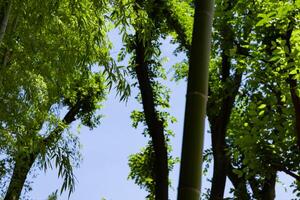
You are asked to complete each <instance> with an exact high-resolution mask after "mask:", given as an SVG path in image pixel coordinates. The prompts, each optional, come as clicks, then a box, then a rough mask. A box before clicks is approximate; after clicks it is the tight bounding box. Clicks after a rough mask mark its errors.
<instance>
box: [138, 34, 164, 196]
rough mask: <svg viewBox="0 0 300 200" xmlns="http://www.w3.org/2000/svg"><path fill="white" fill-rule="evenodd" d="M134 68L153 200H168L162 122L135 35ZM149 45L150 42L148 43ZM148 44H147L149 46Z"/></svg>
mask: <svg viewBox="0 0 300 200" xmlns="http://www.w3.org/2000/svg"><path fill="white" fill-rule="evenodd" d="M135 42H136V66H135V73H136V75H137V79H138V83H139V88H140V91H141V95H142V104H143V109H144V114H145V119H146V124H147V126H148V129H149V134H150V137H151V139H152V144H153V149H154V153H155V161H154V174H155V180H154V181H155V199H156V200H168V188H169V178H168V177H169V175H168V173H169V168H168V151H167V144H166V140H165V135H164V127H163V121H162V120H161V119H159V116H158V113H157V112H156V110H155V103H154V93H153V89H152V86H151V80H150V77H149V74H148V64H147V61H146V46H145V45H146V44H145V43H147V42H145V43H143V41H142V37H140V35H139V33H136V41H135ZM149 43H150V42H149ZM149 43H148V44H149Z"/></svg>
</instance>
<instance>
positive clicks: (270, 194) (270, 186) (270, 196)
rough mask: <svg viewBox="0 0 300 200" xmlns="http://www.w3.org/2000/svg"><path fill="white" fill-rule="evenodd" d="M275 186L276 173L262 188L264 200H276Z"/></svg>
mask: <svg viewBox="0 0 300 200" xmlns="http://www.w3.org/2000/svg"><path fill="white" fill-rule="evenodd" d="M275 184H276V172H275V173H274V172H272V173H271V176H270V177H269V178H268V179H266V180H265V181H264V185H263V188H262V195H261V196H262V198H261V199H262V200H274V199H275Z"/></svg>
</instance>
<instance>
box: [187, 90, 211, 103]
mask: <svg viewBox="0 0 300 200" xmlns="http://www.w3.org/2000/svg"><path fill="white" fill-rule="evenodd" d="M192 95H196V96H200V97H202V98H203V99H204V100H205V101H207V100H208V96H207V95H205V94H203V93H201V92H188V93H187V94H186V96H192Z"/></svg>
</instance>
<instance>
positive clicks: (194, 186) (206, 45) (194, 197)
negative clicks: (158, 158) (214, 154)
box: [178, 0, 214, 200]
mask: <svg viewBox="0 0 300 200" xmlns="http://www.w3.org/2000/svg"><path fill="white" fill-rule="evenodd" d="M213 8H214V1H213V0H196V1H195V16H194V28H193V38H192V48H191V57H190V68H189V77H188V87H187V95H186V107H185V119H184V133H183V144H182V154H181V165H180V178H179V187H178V200H199V198H200V193H201V175H202V151H203V139H204V130H205V116H206V102H207V88H208V65H209V59H210V46H211V29H212V20H213Z"/></svg>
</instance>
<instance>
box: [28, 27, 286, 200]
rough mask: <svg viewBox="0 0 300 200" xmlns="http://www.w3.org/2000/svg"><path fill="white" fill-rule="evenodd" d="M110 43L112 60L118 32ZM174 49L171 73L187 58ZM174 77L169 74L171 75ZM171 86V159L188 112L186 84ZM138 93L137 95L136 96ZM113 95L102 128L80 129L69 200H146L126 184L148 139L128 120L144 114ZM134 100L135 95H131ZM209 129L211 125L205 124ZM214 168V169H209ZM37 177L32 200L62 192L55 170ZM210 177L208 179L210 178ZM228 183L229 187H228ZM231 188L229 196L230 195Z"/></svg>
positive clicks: (282, 196) (167, 49)
mask: <svg viewBox="0 0 300 200" xmlns="http://www.w3.org/2000/svg"><path fill="white" fill-rule="evenodd" d="M110 38H111V39H112V41H114V45H115V48H114V49H113V50H112V54H113V55H114V56H115V55H116V52H117V51H118V50H119V49H120V48H121V45H120V44H121V38H120V36H118V32H117V31H112V32H111V33H110ZM174 49H175V46H174V45H171V44H170V43H169V40H167V41H165V42H163V46H162V56H163V57H168V58H169V62H167V63H166V67H167V68H168V69H169V67H170V66H171V65H173V64H174V63H176V62H178V61H181V60H182V59H183V58H184V55H183V54H179V56H178V57H175V56H174V55H173V54H172V52H173V51H174ZM170 75H171V74H170ZM167 86H168V87H169V88H170V89H171V91H172V94H171V99H170V104H171V109H170V113H171V114H172V115H173V116H175V117H176V118H177V120H178V122H177V123H176V124H173V125H172V126H171V129H172V130H173V131H174V133H175V137H174V138H173V139H172V145H173V153H172V154H173V155H174V156H178V157H179V156H180V151H181V139H182V130H183V114H184V106H185V92H186V83H185V82H184V81H181V82H179V83H174V82H171V81H170V82H168V83H167ZM136 92H137V91H133V93H134V94H136ZM115 96H116V95H115V92H114V91H112V92H111V93H110V94H109V95H108V99H107V101H106V102H105V103H104V108H103V109H102V110H101V111H100V113H101V114H103V115H104V116H105V117H104V118H103V119H102V123H101V125H100V126H99V127H98V128H96V129H94V130H92V131H90V130H89V129H87V128H82V131H81V134H80V140H81V144H82V146H83V148H82V151H81V152H82V155H83V162H82V164H81V167H80V168H79V169H77V170H76V171H75V174H76V177H77V180H78V182H77V185H76V190H75V192H74V193H73V194H72V195H71V197H70V199H71V200H100V199H101V198H102V197H105V198H106V199H107V200H124V199H125V200H127V199H128V200H142V199H145V196H146V195H147V194H146V192H145V191H143V190H142V189H140V188H139V187H138V186H137V185H135V184H134V183H133V181H131V180H127V176H128V173H129V167H128V165H127V163H128V156H129V155H130V154H133V153H136V152H138V151H139V150H140V148H141V147H143V146H144V145H145V144H146V142H147V139H146V138H144V137H143V136H142V135H141V132H142V129H137V130H136V129H133V128H132V127H131V120H130V118H129V116H130V113H131V111H133V110H134V109H141V105H139V104H138V103H137V102H136V100H135V99H134V98H130V99H129V101H128V103H127V104H125V103H124V102H121V103H120V102H119V100H118V98H115ZM133 96H134V95H133ZM206 126H208V124H207V123H206ZM205 146H206V147H209V146H210V135H209V134H208V133H206V135H205ZM211 167H212V165H211ZM38 173H39V175H38V176H37V177H36V178H34V179H33V182H34V183H33V184H32V188H33V191H31V192H30V193H29V194H28V195H29V196H30V197H31V198H32V199H33V200H45V199H46V198H47V196H48V195H49V194H50V193H51V192H53V191H55V190H56V189H58V188H59V187H60V186H61V181H59V180H58V179H57V172H56V171H55V170H53V171H48V172H47V173H46V174H44V172H38ZM178 174H179V164H178V165H176V167H175V169H174V170H173V171H172V172H171V174H170V178H171V180H172V185H173V189H171V190H170V199H171V200H175V199H176V188H177V184H178ZM210 175H211V172H210V173H209V174H208V177H209V176H210ZM208 177H204V178H203V184H202V187H203V188H209V187H210V184H209V182H208V181H206V178H208ZM281 181H284V182H285V183H286V185H287V186H289V184H290V182H291V179H289V178H287V177H286V176H284V178H283V180H281ZM227 182H229V181H227ZM228 188H229V187H227V194H228ZM291 198H292V196H291V191H287V192H285V191H284V189H283V186H282V185H280V184H277V198H276V199H278V200H288V199H291ZM59 200H67V195H66V194H64V195H62V196H61V197H59Z"/></svg>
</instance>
